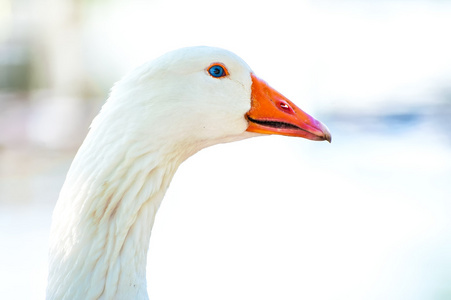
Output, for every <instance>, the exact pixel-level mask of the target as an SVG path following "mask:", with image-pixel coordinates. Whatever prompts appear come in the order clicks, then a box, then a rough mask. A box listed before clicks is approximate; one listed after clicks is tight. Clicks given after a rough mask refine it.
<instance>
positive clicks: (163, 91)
mask: <svg viewBox="0 0 451 300" xmlns="http://www.w3.org/2000/svg"><path fill="white" fill-rule="evenodd" d="M261 134H281V135H289V136H297V137H303V138H307V139H311V140H319V141H321V140H327V141H329V142H330V141H331V135H330V133H329V131H328V130H327V128H326V127H325V126H324V125H323V124H321V123H320V122H319V121H317V120H315V119H313V118H312V117H310V116H309V115H307V114H306V113H304V112H303V111H302V110H301V109H299V108H298V107H296V106H295V105H294V104H293V103H292V102H290V101H289V100H288V99H286V98H285V97H284V96H282V95H281V94H280V93H278V92H277V91H275V90H274V89H272V88H271V87H269V86H268V85H267V84H266V83H265V82H264V81H262V80H260V79H258V78H257V77H256V76H255V75H254V74H253V73H252V71H251V69H250V68H249V67H248V66H247V64H246V63H245V62H244V61H243V60H241V59H240V58H239V57H237V56H236V55H234V54H233V53H231V52H228V51H226V50H223V49H218V48H210V47H193V48H184V49H180V50H176V51H173V52H170V53H168V54H165V55H163V56H162V57H160V58H158V59H156V60H154V61H152V62H150V63H147V64H145V65H143V66H141V67H139V68H137V69H136V70H134V71H133V72H131V73H130V74H129V75H127V76H125V77H124V78H123V79H122V80H121V81H119V82H118V83H117V84H116V85H115V86H114V87H113V89H112V92H111V95H110V97H109V99H108V100H107V102H106V103H105V105H104V106H103V108H102V110H101V111H100V113H99V115H98V116H97V117H96V118H95V119H94V121H93V123H92V125H91V130H90V132H89V134H88V135H87V137H86V139H85V141H84V142H83V144H82V146H81V147H80V149H79V151H78V153H77V155H76V156H75V159H74V161H73V163H72V166H71V167H70V170H69V172H68V174H67V178H66V181H65V183H64V186H63V188H62V190H61V194H60V197H59V200H58V203H57V205H56V207H55V211H54V213H53V222H52V229H51V238H50V253H49V256H50V266H49V277H48V287H47V298H48V299H148V295H147V288H146V258H147V249H148V245H149V239H150V233H151V229H152V225H153V222H154V217H155V214H156V212H157V210H158V207H159V205H160V202H161V200H162V199H163V196H164V194H165V191H166V189H167V188H168V186H169V183H170V181H171V179H172V176H173V175H174V173H175V171H176V170H177V167H178V166H179V165H180V164H181V163H182V162H183V161H184V160H185V159H187V158H188V157H189V156H191V155H193V154H194V153H196V152H197V151H199V150H201V149H202V148H205V147H208V146H211V145H214V144H218V143H224V142H231V141H237V140H241V139H244V138H248V137H253V136H258V135H261Z"/></svg>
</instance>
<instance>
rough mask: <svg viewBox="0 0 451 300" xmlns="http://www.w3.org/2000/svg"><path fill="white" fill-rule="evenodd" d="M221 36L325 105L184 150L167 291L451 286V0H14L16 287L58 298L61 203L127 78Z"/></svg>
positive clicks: (4, 237) (156, 258)
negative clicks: (290, 124) (294, 125)
mask: <svg viewBox="0 0 451 300" xmlns="http://www.w3.org/2000/svg"><path fill="white" fill-rule="evenodd" d="M193 45H210V46H218V47H223V48H226V49H229V50H231V51H233V52H235V53H237V54H238V55H239V56H241V57H242V58H243V59H244V60H245V61H246V62H247V63H248V64H249V65H250V66H251V68H253V70H254V71H255V73H256V74H257V75H258V76H259V77H261V78H263V79H264V80H266V81H267V82H268V83H269V84H270V85H272V86H273V87H274V88H276V89H277V90H279V91H280V92H282V93H283V94H284V95H285V96H287V97H288V98H289V99H290V100H292V101H294V102H295V103H296V104H298V105H299V106H300V107H301V108H303V109H304V110H306V111H307V112H309V113H310V114H312V115H314V116H315V117H316V118H318V119H320V120H321V121H322V122H323V123H325V124H327V125H328V127H329V128H330V130H331V132H332V136H333V143H332V144H330V145H329V144H327V143H314V142H311V141H307V140H300V139H294V138H288V137H265V138H259V139H251V140H246V141H243V142H240V143H233V144H227V145H219V146H215V147H212V148H209V149H206V150H203V151H201V152H200V153H198V154H196V155H195V156H194V157H192V158H190V159H189V160H188V161H186V162H185V163H184V164H183V165H182V166H181V167H180V169H179V171H178V173H177V174H176V176H175V178H174V180H173V182H172V184H171V187H170V189H169V191H168V193H167V196H166V198H165V200H164V201H163V204H162V207H161V208H160V211H159V213H158V216H157V221H156V223H155V227H154V230H153V233H152V238H151V243H150V251H149V257H148V286H149V294H150V297H151V298H152V299H347V300H348V299H419V300H420V299H421V300H431V299H432V300H434V299H451V222H450V216H451V2H450V1H446V0H429V1H426V0H416V1H414V0H411V1H408V0H390V1H388V0H387V1H369V0H345V1H327V0H316V1H307V0H300V1H288V0H279V1H237V0H231V1H220V2H219V1H207V0H191V1H181V0H179V1H176V0H174V1H163V0H149V1H138V0H131V1H119V0H92V1H88V0H84V1H83V0H36V1H30V0H0V299H44V297H45V288H46V276H47V274H46V272H47V242H48V234H49V228H50V222H51V213H52V209H53V206H54V204H55V202H56V200H57V198H58V193H59V189H60V188H61V185H62V183H63V181H64V177H65V174H66V172H67V170H68V168H69V166H70V163H71V160H72V158H73V156H74V155H75V152H76V150H77V149H78V147H79V146H80V144H81V143H82V141H83V139H84V136H85V135H86V133H87V131H88V127H89V124H90V122H91V120H92V118H93V117H94V116H95V115H96V113H97V112H98V111H99V109H100V107H101V105H102V104H103V103H104V101H105V100H106V99H107V97H108V92H109V89H110V88H111V86H112V85H113V83H114V82H115V81H117V80H119V79H120V78H121V77H122V76H123V75H124V74H125V73H126V72H128V71H130V70H132V69H133V68H134V67H136V66H138V65H140V64H142V63H144V62H146V61H148V60H151V59H153V58H155V57H157V56H159V55H161V54H163V53H165V52H167V51H169V50H172V49H175V48H180V47H185V46H193Z"/></svg>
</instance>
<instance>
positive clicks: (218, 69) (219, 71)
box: [208, 64, 228, 78]
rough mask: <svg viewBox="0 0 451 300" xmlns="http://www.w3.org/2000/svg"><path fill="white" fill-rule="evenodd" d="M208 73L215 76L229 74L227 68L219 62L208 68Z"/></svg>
mask: <svg viewBox="0 0 451 300" xmlns="http://www.w3.org/2000/svg"><path fill="white" fill-rule="evenodd" d="M208 73H210V75H211V76H213V77H215V78H219V77H224V76H227V75H228V72H227V70H226V69H225V68H224V67H223V66H221V65H218V64H214V65H212V66H211V67H210V68H209V69H208Z"/></svg>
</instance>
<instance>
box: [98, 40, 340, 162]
mask: <svg viewBox="0 0 451 300" xmlns="http://www.w3.org/2000/svg"><path fill="white" fill-rule="evenodd" d="M102 110H103V112H102V113H101V114H100V115H99V117H98V118H97V119H98V120H96V121H95V122H94V124H93V126H92V127H93V128H95V127H96V126H102V125H101V124H102V123H103V124H104V125H105V124H109V125H108V126H109V127H110V128H107V129H106V130H113V131H114V135H115V136H117V135H118V132H119V135H121V136H122V137H127V138H132V139H134V141H143V142H145V141H146V140H152V141H155V140H159V141H160V142H161V144H165V145H168V146H169V147H171V148H183V149H190V151H189V152H190V153H188V154H187V156H189V155H191V154H192V152H196V151H198V150H199V149H202V148H204V147H207V146H210V145H213V144H217V143H223V142H230V141H236V140H240V139H244V138H247V137H252V136H257V135H261V134H278V135H287V136H296V137H302V138H306V139H310V140H317V141H322V140H327V141H329V142H330V141H331V135H330V133H329V131H328V129H327V127H326V126H324V125H323V124H322V123H321V122H319V121H317V120H315V119H314V118H313V117H311V116H310V115H308V114H307V113H305V112H304V111H302V110H301V109H300V108H299V107H297V106H296V105H295V104H294V103H293V102H291V101H290V100H288V99H287V98H286V97H284V96H283V95H282V94H280V93H279V92H277V91H276V90H274V89H273V88H271V87H270V86H269V85H268V84H267V83H266V82H264V81H263V80H261V79H259V78H258V77H257V76H256V75H255V74H254V73H253V72H252V70H251V69H250V67H249V66H248V65H247V64H246V63H245V62H244V61H243V60H242V59H241V58H239V57H238V56H237V55H235V54H233V53H231V52H229V51H227V50H224V49H219V48H212V47H190V48H182V49H179V50H175V51H172V52H169V53H167V54H165V55H163V56H161V57H159V58H157V59H156V60H154V61H152V62H150V63H148V64H145V65H143V66H141V67H139V68H138V69H136V70H134V71H133V72H131V73H130V74H129V75H127V76H125V78H123V79H122V80H121V81H119V82H118V83H117V84H116V85H115V86H114V88H113V90H112V93H111V96H110V99H109V100H108V101H107V103H106V104H105V106H104V107H103V109H102ZM107 112H108V113H107ZM101 119H111V120H110V121H111V122H101V121H102V120H101ZM112 124H115V125H112ZM111 127H114V128H111ZM126 144H129V142H127V143H126Z"/></svg>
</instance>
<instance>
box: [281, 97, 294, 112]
mask: <svg viewBox="0 0 451 300" xmlns="http://www.w3.org/2000/svg"><path fill="white" fill-rule="evenodd" d="M279 106H280V108H282V110H283V111H285V112H287V113H294V110H293V108H291V106H290V105H289V104H288V103H287V102H285V101H283V100H280V103H279Z"/></svg>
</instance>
